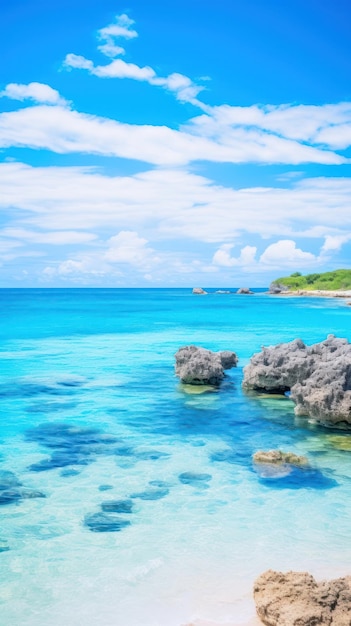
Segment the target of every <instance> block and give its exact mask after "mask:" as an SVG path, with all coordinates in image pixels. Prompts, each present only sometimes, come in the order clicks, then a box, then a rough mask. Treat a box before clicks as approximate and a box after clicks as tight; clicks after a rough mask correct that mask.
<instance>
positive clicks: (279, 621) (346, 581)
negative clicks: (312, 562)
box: [254, 570, 351, 626]
mask: <svg viewBox="0 0 351 626" xmlns="http://www.w3.org/2000/svg"><path fill="white" fill-rule="evenodd" d="M254 599H255V603H256V611H257V614H258V616H259V617H260V619H261V620H262V622H263V623H264V624H266V625H267V626H317V625H320V626H324V625H325V626H350V624H351V576H346V577H345V578H338V579H336V580H331V581H325V582H321V583H317V582H316V581H315V579H314V578H313V576H311V575H310V574H308V573H307V572H287V573H286V574H284V573H282V572H274V571H272V570H268V571H267V572H264V573H263V574H261V576H259V578H258V579H257V580H256V582H255V584H254Z"/></svg>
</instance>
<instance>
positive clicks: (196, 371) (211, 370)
mask: <svg viewBox="0 0 351 626" xmlns="http://www.w3.org/2000/svg"><path fill="white" fill-rule="evenodd" d="M175 359H176V366H175V369H176V375H177V376H179V378H180V380H181V381H182V383H186V384H189V385H218V384H219V383H220V382H221V380H222V379H223V378H224V370H226V369H231V368H232V367H235V366H236V364H237V362H238V357H237V356H236V354H235V352H230V351H228V350H223V351H222V352H211V350H206V349H205V348H198V347H197V346H184V347H182V348H179V350H178V352H177V353H176V354H175Z"/></svg>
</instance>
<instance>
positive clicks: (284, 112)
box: [191, 102, 351, 149]
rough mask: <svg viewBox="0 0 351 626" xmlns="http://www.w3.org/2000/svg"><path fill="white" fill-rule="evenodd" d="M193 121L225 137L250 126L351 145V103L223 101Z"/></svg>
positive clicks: (287, 135)
mask: <svg viewBox="0 0 351 626" xmlns="http://www.w3.org/2000/svg"><path fill="white" fill-rule="evenodd" d="M207 113H209V114H208V115H200V116H198V117H195V118H193V119H192V120H191V124H192V125H193V126H194V127H195V128H197V129H198V132H199V133H200V134H201V135H204V134H205V135H206V136H208V137H217V138H220V137H225V136H226V135H228V132H229V133H234V134H236V133H237V132H238V129H242V128H247V129H249V128H251V129H254V130H255V131H258V130H259V131H263V132H264V133H270V134H273V135H277V136H280V137H285V138H286V139H291V140H294V141H298V142H307V143H309V144H311V145H326V146H328V147H329V148H332V149H338V148H340V149H342V148H346V147H347V146H349V145H351V103H350V102H341V103H337V104H324V105H319V106H317V105H292V104H280V105H253V106H249V107H239V106H230V105H227V104H225V105H221V106H217V107H212V108H208V109H207Z"/></svg>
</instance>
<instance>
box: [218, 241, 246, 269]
mask: <svg viewBox="0 0 351 626" xmlns="http://www.w3.org/2000/svg"><path fill="white" fill-rule="evenodd" d="M233 247H234V246H233V244H228V243H225V244H223V245H222V246H220V248H219V249H218V250H217V251H216V252H215V254H214V255H213V259H212V262H213V263H214V264H215V265H219V266H221V267H234V266H240V267H245V266H251V265H254V264H255V263H256V259H255V257H256V252H257V248H256V247H255V246H245V247H244V248H242V249H241V251H240V256H238V257H232V256H231V254H230V251H231V249H232V248H233Z"/></svg>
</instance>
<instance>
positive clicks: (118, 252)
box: [105, 230, 159, 271]
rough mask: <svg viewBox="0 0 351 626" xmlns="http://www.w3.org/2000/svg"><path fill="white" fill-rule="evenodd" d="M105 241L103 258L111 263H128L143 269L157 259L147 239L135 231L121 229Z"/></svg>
mask: <svg viewBox="0 0 351 626" xmlns="http://www.w3.org/2000/svg"><path fill="white" fill-rule="evenodd" d="M107 243H108V246H109V247H108V250H107V251H106V254H105V259H106V260H107V261H110V262H112V263H128V264H129V265H133V266H137V267H142V268H143V270H144V271H145V269H146V266H148V265H149V264H152V263H155V262H156V263H157V262H158V261H159V259H158V257H157V256H156V255H155V251H154V250H153V249H152V248H150V247H148V246H147V243H148V241H147V239H144V238H143V237H139V235H138V233H137V232H135V231H129V230H124V231H123V230H122V231H121V232H119V233H118V234H117V235H115V236H114V237H111V238H110V239H109V240H108V242H107Z"/></svg>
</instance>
